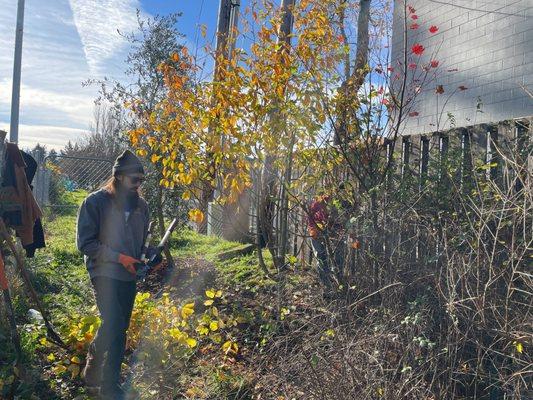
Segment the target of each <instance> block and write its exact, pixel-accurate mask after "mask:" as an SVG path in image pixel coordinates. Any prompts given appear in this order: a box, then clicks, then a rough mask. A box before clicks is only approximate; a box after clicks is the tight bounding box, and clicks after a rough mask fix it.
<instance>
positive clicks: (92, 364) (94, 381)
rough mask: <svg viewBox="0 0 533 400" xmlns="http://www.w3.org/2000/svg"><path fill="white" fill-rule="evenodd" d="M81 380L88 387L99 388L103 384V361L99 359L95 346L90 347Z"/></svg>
mask: <svg viewBox="0 0 533 400" xmlns="http://www.w3.org/2000/svg"><path fill="white" fill-rule="evenodd" d="M81 378H82V379H83V381H84V382H85V386H87V387H98V386H100V383H101V382H102V361H101V360H99V359H98V357H97V355H96V351H95V349H94V346H93V345H91V346H89V351H88V352H87V360H86V362H85V367H84V368H83V370H82V371H81Z"/></svg>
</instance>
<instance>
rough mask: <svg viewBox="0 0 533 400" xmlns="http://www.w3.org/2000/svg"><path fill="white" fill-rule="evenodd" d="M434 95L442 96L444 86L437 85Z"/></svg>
mask: <svg viewBox="0 0 533 400" xmlns="http://www.w3.org/2000/svg"><path fill="white" fill-rule="evenodd" d="M435 93H436V94H443V93H444V86H442V85H437V87H436V88H435Z"/></svg>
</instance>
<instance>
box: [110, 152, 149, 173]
mask: <svg viewBox="0 0 533 400" xmlns="http://www.w3.org/2000/svg"><path fill="white" fill-rule="evenodd" d="M135 173H140V174H144V168H143V165H142V164H141V161H140V160H139V159H138V158H137V156H136V155H135V154H133V153H132V152H131V151H129V150H125V151H124V153H122V154H121V155H120V156H118V157H117V159H116V160H115V165H113V176H117V175H128V174H135Z"/></svg>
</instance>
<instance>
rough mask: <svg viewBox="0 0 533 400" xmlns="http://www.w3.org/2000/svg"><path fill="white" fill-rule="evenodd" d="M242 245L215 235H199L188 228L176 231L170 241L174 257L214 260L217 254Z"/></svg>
mask: <svg viewBox="0 0 533 400" xmlns="http://www.w3.org/2000/svg"><path fill="white" fill-rule="evenodd" d="M242 245H243V244H242V243H239V242H229V241H227V240H224V239H221V238H219V237H216V236H205V235H201V234H199V233H197V232H194V231H192V230H188V229H183V230H181V231H178V232H177V233H176V234H175V235H174V238H173V239H172V241H171V243H170V246H171V248H172V254H173V255H175V256H176V257H198V258H205V259H206V260H208V261H215V260H216V257H217V255H218V254H220V253H222V252H224V251H228V250H233V249H236V248H238V247H241V246H242Z"/></svg>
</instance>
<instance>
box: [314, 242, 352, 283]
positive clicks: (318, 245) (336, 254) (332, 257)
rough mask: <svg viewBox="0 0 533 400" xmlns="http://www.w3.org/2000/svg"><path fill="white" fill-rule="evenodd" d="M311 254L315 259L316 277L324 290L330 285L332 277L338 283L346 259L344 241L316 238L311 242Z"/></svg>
mask: <svg viewBox="0 0 533 400" xmlns="http://www.w3.org/2000/svg"><path fill="white" fill-rule="evenodd" d="M311 245H312V246H313V252H314V254H315V257H316V259H317V268H318V277H319V279H320V281H321V282H322V283H323V284H324V286H325V287H326V288H330V287H331V284H332V275H335V277H336V278H337V280H338V281H339V282H340V281H341V279H342V276H343V272H344V263H345V259H346V241H345V240H339V239H335V240H333V239H332V240H329V241H327V240H326V239H325V238H317V239H312V240H311Z"/></svg>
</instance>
